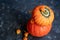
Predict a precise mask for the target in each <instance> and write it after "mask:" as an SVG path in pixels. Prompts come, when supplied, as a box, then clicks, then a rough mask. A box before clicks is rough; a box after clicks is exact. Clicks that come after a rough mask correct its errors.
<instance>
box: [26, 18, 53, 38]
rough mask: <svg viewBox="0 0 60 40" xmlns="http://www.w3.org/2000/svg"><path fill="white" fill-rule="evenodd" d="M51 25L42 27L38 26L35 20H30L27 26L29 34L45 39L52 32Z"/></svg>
mask: <svg viewBox="0 0 60 40" xmlns="http://www.w3.org/2000/svg"><path fill="white" fill-rule="evenodd" d="M51 27H52V26H51V25H47V26H40V25H37V24H36V23H35V22H34V20H33V19H30V20H29V21H28V24H27V30H28V32H29V33H30V34H31V35H32V36H35V37H43V36H45V35H47V34H48V33H49V32H50V30H51Z"/></svg>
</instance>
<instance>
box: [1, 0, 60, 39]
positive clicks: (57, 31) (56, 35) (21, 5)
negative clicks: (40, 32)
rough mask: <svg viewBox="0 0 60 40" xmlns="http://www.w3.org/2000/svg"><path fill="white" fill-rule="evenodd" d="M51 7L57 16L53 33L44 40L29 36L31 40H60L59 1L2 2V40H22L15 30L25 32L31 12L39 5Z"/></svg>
mask: <svg viewBox="0 0 60 40" xmlns="http://www.w3.org/2000/svg"><path fill="white" fill-rule="evenodd" d="M42 4H44V5H48V6H50V7H51V8H52V9H53V11H54V14H55V20H54V22H53V25H52V30H51V32H50V33H49V34H48V35H47V36H45V37H42V38H36V37H33V36H31V35H29V37H28V38H29V40H60V1H59V0H0V40H22V33H21V34H20V35H16V33H15V30H16V29H17V28H20V29H21V30H25V29H24V28H25V27H26V23H27V20H28V19H29V18H30V17H31V13H29V11H31V10H32V9H33V8H34V7H35V6H37V5H42Z"/></svg>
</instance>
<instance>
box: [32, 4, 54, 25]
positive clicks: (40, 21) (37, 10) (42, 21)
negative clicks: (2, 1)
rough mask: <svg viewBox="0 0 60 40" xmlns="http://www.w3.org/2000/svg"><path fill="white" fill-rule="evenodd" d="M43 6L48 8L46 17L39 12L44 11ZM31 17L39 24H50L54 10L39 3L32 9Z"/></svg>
mask: <svg viewBox="0 0 60 40" xmlns="http://www.w3.org/2000/svg"><path fill="white" fill-rule="evenodd" d="M45 8H47V9H49V12H50V16H49V17H47V18H46V17H44V16H43V15H42V14H41V12H40V10H41V11H42V12H43V11H45V10H44V9H45ZM32 17H33V19H34V21H35V22H36V23H37V24H39V25H50V24H52V22H53V20H54V12H53V10H52V9H51V8H50V7H48V6H45V5H40V6H37V7H35V8H34V9H33V11H32Z"/></svg>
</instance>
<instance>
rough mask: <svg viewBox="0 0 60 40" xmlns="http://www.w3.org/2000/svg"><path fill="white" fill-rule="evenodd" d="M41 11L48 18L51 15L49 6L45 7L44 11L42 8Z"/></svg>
mask: <svg viewBox="0 0 60 40" xmlns="http://www.w3.org/2000/svg"><path fill="white" fill-rule="evenodd" d="M40 12H41V14H42V15H43V16H44V17H46V18H48V17H49V16H50V11H49V9H47V8H45V9H44V11H42V10H40Z"/></svg>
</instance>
